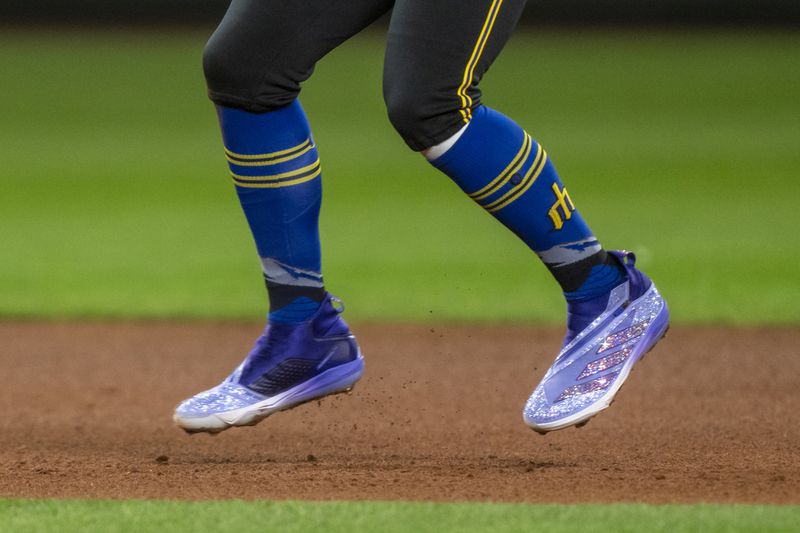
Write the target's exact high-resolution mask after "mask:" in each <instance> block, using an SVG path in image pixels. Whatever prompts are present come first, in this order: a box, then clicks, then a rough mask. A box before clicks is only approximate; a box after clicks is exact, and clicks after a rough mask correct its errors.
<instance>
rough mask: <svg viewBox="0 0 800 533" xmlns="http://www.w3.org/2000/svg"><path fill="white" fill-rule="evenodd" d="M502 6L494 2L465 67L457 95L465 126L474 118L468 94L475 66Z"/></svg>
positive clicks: (498, 2) (499, 0)
mask: <svg viewBox="0 0 800 533" xmlns="http://www.w3.org/2000/svg"><path fill="white" fill-rule="evenodd" d="M502 4H503V0H493V1H492V5H491V7H490V8H489V12H488V13H487V14H486V20H484V21H483V28H481V32H480V34H478V40H477V41H475V47H474V48H473V49H472V55H470V57H469V61H467V65H466V67H464V77H463V79H462V80H461V85H459V87H458V91H457V93H456V94H458V97H459V98H460V99H461V109H459V112H460V113H461V117H462V119H463V120H464V123H465V124H469V121H470V119H471V118H472V98H471V97H470V96H469V95H468V94H467V89H468V88H469V87H470V86H471V85H472V79H473V76H474V74H475V66H476V65H477V64H478V62H479V61H480V57H481V55H482V54H483V49H484V48H485V47H486V42H487V41H488V40H489V35H490V34H491V33H492V28H493V27H494V22H495V20H497V13H498V12H499V11H500V6H501V5H502Z"/></svg>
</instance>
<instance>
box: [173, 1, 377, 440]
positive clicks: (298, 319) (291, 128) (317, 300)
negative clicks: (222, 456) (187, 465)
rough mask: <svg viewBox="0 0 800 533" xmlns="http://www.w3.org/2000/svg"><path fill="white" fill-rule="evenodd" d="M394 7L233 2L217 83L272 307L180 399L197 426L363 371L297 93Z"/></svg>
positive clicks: (210, 65)
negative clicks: (195, 389)
mask: <svg viewBox="0 0 800 533" xmlns="http://www.w3.org/2000/svg"><path fill="white" fill-rule="evenodd" d="M390 7H391V1H390V0H304V1H302V2H286V1H282V0H233V2H232V3H231V5H230V7H229V9H228V12H227V14H226V15H225V18H224V19H223V21H222V22H221V24H220V25H219V28H217V30H216V31H215V32H214V34H213V36H212V37H211V39H210V40H209V42H208V45H207V46H206V50H205V53H204V57H203V64H204V70H205V75H206V80H207V83H208V92H209V96H210V97H211V99H212V100H213V101H214V103H215V104H216V108H217V114H218V116H219V122H220V126H221V128H222V137H223V141H224V144H225V157H226V159H227V161H228V165H229V167H230V173H231V177H232V178H233V182H234V185H235V188H236V193H237V195H238V197H239V200H240V202H241V206H242V209H243V211H244V213H245V216H246V218H247V221H248V223H249V226H250V229H251V231H252V234H253V237H254V240H255V243H256V248H257V250H258V254H259V257H260V259H261V265H262V270H263V273H264V279H265V282H266V285H267V292H268V294H269V301H270V311H269V326H268V327H267V329H266V330H265V332H264V334H263V335H262V336H261V337H260V338H259V339H258V341H257V342H256V345H255V347H254V348H253V350H252V351H251V352H250V354H249V355H248V356H247V358H246V359H245V361H244V362H243V363H242V365H240V367H239V368H237V369H236V371H234V373H233V374H231V376H229V377H228V378H227V379H226V380H225V381H224V382H223V383H222V384H220V385H218V386H217V387H214V388H213V389H210V390H208V391H205V392H202V393H200V394H198V395H195V396H193V397H192V398H189V399H188V400H186V401H184V402H183V403H182V404H181V405H179V406H178V408H177V409H176V412H175V416H174V420H175V422H176V423H177V424H178V425H179V426H180V427H182V428H184V429H186V430H187V431H190V432H197V431H208V432H218V431H222V430H223V429H226V428H228V427H230V426H240V425H252V424H255V423H256V422H258V421H259V420H261V419H263V418H264V417H266V416H267V415H269V414H270V413H272V412H274V411H278V410H282V409H287V408H290V407H292V406H294V405H297V404H299V403H302V402H304V401H308V400H311V399H314V398H319V397H321V396H325V395H327V394H331V393H334V392H339V391H342V390H346V389H348V388H349V387H350V386H352V384H353V383H354V382H355V381H357V380H358V379H359V378H360V376H361V373H362V369H363V362H362V359H361V355H360V353H359V350H358V346H357V344H356V342H355V338H354V337H353V336H352V335H351V334H350V331H349V329H348V327H347V325H346V324H345V323H344V321H343V320H342V319H341V318H340V317H339V312H340V309H339V306H337V305H335V303H334V302H335V299H333V298H332V297H331V296H330V295H329V294H328V293H327V292H326V291H325V289H324V286H323V281H322V272H321V265H320V242H319V231H318V219H319V209H320V202H321V197H322V190H321V169H320V161H319V156H318V154H317V149H316V147H315V142H314V138H313V137H312V135H311V129H310V127H309V124H308V121H307V120H306V116H305V113H304V112H303V109H302V107H301V106H300V103H299V102H298V101H297V95H298V93H299V92H300V84H301V83H302V82H304V81H305V80H306V79H308V77H309V76H310V75H311V73H312V71H313V69H314V65H315V63H316V62H317V60H319V59H320V58H321V57H322V56H324V55H325V54H326V53H327V52H329V51H330V50H332V49H333V48H335V47H336V46H337V45H339V44H340V43H341V42H343V41H344V40H346V39H347V38H349V37H350V36H352V35H354V34H355V33H357V32H358V31H360V30H361V29H363V28H364V27H365V26H367V25H368V24H369V23H371V22H372V21H373V20H375V19H376V18H377V17H379V16H380V15H381V14H383V13H384V12H386V11H387V10H388V9H389V8H390Z"/></svg>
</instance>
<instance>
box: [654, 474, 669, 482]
mask: <svg viewBox="0 0 800 533" xmlns="http://www.w3.org/2000/svg"><path fill="white" fill-rule="evenodd" d="M656 479H657V480H659V481H663V480H665V479H667V476H665V475H664V474H659V475H657V476H656Z"/></svg>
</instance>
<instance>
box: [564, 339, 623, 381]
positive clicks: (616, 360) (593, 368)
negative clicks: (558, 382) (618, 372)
mask: <svg viewBox="0 0 800 533" xmlns="http://www.w3.org/2000/svg"><path fill="white" fill-rule="evenodd" d="M632 350H633V348H631V347H626V348H623V349H622V350H619V351H617V352H614V353H612V354H609V355H606V356H604V357H601V358H600V359H595V360H594V361H592V362H591V363H589V364H587V365H586V367H585V368H584V369H583V371H581V373H580V374H579V375H578V377H577V378H575V380H576V381H580V380H582V379H585V378H588V377H589V376H592V375H594V374H597V373H598V372H602V371H603V370H607V369H609V368H611V367H614V366H617V365H619V364H622V363H624V362H625V361H626V360H627V359H628V356H629V355H630V354H631V351H632Z"/></svg>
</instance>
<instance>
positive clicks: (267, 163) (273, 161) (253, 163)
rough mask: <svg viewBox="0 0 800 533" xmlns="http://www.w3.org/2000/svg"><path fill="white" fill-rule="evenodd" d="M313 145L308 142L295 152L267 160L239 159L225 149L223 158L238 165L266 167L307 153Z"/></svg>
mask: <svg viewBox="0 0 800 533" xmlns="http://www.w3.org/2000/svg"><path fill="white" fill-rule="evenodd" d="M314 147H315V146H314V145H313V144H309V145H308V146H306V147H305V148H303V149H302V150H300V151H299V152H297V153H293V154H290V155H287V156H284V157H278V158H276V159H270V160H268V161H239V160H238V159H234V158H233V157H232V156H230V155H228V153H227V151H226V153H225V158H226V159H227V160H228V162H229V163H233V164H234V165H236V166H239V167H267V166H270V165H277V164H278V163H285V162H286V161H291V160H292V159H297V158H298V157H300V156H301V155H303V154H306V153H308V152H309V151H310V150H312V149H313V148H314ZM238 157H241V156H238Z"/></svg>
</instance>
